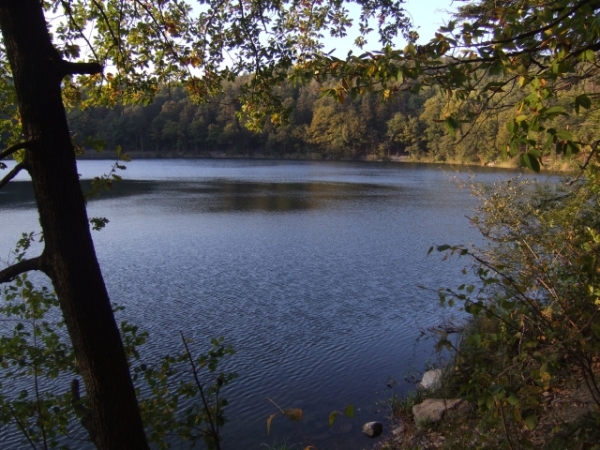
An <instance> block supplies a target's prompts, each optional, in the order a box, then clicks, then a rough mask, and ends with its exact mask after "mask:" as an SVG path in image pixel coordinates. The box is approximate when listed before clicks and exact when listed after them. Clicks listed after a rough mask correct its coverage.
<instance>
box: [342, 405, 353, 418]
mask: <svg viewBox="0 0 600 450" xmlns="http://www.w3.org/2000/svg"><path fill="white" fill-rule="evenodd" d="M344 415H345V416H346V417H349V418H350V419H353V418H354V405H352V404H350V405H346V409H344Z"/></svg>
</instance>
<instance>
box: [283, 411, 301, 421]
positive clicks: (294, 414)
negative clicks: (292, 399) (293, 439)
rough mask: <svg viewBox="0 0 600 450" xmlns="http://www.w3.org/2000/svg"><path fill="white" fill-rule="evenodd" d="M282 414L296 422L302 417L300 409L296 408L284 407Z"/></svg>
mask: <svg viewBox="0 0 600 450" xmlns="http://www.w3.org/2000/svg"><path fill="white" fill-rule="evenodd" d="M283 414H285V416H286V417H287V418H288V419H291V420H293V421H295V422H298V421H299V420H301V419H302V410H301V409H298V408H290V409H284V410H283Z"/></svg>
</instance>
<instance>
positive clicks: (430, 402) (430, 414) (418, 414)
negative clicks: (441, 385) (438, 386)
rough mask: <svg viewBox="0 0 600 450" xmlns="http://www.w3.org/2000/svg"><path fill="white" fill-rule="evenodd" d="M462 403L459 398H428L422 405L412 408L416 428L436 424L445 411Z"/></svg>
mask: <svg viewBox="0 0 600 450" xmlns="http://www.w3.org/2000/svg"><path fill="white" fill-rule="evenodd" d="M461 403H462V399H460V398H452V399H443V398H428V399H427V400H425V401H424V402H423V403H420V404H418V405H415V406H413V408H412V413H413V416H414V418H415V423H416V424H417V427H420V426H421V425H423V424H426V423H436V422H439V421H440V420H442V417H444V414H445V413H446V411H449V410H451V409H454V408H456V407H457V406H458V405H460V404H461Z"/></svg>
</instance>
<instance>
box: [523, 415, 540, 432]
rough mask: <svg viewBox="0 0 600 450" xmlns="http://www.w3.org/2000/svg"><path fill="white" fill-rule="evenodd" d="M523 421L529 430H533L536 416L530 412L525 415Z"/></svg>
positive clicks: (536, 422)
mask: <svg viewBox="0 0 600 450" xmlns="http://www.w3.org/2000/svg"><path fill="white" fill-rule="evenodd" d="M523 423H524V424H525V426H526V427H527V428H529V429H530V430H533V429H534V428H535V427H537V425H538V419H537V416H536V415H535V414H532V415H531V416H527V417H525V419H523Z"/></svg>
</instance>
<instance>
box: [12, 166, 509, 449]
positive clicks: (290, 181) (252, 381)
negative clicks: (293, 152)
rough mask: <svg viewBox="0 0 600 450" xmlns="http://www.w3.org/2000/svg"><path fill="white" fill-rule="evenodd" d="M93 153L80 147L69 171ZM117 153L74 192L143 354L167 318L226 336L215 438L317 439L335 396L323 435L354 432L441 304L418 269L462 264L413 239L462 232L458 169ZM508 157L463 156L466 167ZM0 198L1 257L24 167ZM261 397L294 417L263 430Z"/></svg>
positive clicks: (172, 330) (357, 436)
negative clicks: (351, 412) (297, 417)
mask: <svg viewBox="0 0 600 450" xmlns="http://www.w3.org/2000/svg"><path fill="white" fill-rule="evenodd" d="M110 166H111V164H110V162H108V161H82V162H80V172H81V174H82V179H89V178H91V177H93V176H96V175H99V174H102V173H105V172H107V171H108V170H109V169H110ZM127 166H128V168H127V170H126V171H122V172H119V174H120V175H121V176H123V178H124V181H123V182H120V183H118V184H116V186H115V189H114V190H113V192H111V193H110V194H108V195H104V196H102V197H101V198H100V199H98V200H92V201H91V202H90V204H89V215H90V217H94V216H104V217H107V218H108V219H109V220H110V223H109V224H108V226H107V227H106V228H105V229H104V230H102V231H100V232H94V238H95V242H96V249H97V253H98V257H99V259H100V263H101V266H102V269H103V272H104V275H105V279H106V283H107V286H108V290H109V293H110V295H111V298H112V300H113V301H114V302H116V303H118V304H120V305H123V306H125V307H126V310H125V312H124V313H122V314H121V317H124V318H126V319H128V320H130V321H132V322H134V323H136V324H138V325H140V326H141V328H143V329H145V330H147V331H149V332H150V343H149V344H148V346H147V348H146V349H145V353H146V354H147V355H149V356H150V357H156V356H159V355H163V354H167V353H169V352H179V351H181V343H180V340H179V339H180V338H179V331H180V330H181V331H183V332H184V333H185V334H186V336H188V337H190V338H193V339H194V341H195V344H194V346H193V349H194V350H195V351H197V352H202V351H205V350H206V349H207V346H208V341H209V339H210V338H211V337H216V336H224V337H225V338H226V339H227V341H228V342H230V343H232V344H233V345H234V347H235V349H236V350H237V353H236V355H235V356H234V357H233V358H231V360H230V361H229V363H228V364H227V367H226V368H227V369H230V370H235V371H236V372H237V373H238V374H239V378H238V379H237V380H235V382H234V383H233V384H232V385H231V386H230V387H229V388H228V389H227V391H226V392H225V393H224V395H225V396H226V397H227V398H228V399H229V401H230V406H229V407H228V410H227V414H226V415H227V417H228V418H229V420H230V422H229V423H228V424H227V425H226V426H225V428H224V442H223V444H224V445H223V446H224V448H227V449H260V448H261V444H273V443H274V442H279V443H281V442H283V440H284V439H288V442H289V443H300V442H302V443H303V444H304V445H305V446H306V445H308V444H312V445H316V446H318V448H319V450H328V449H334V448H336V445H337V444H336V443H337V441H338V433H339V428H338V427H337V426H335V427H334V429H333V430H329V429H328V427H327V418H328V415H329V413H330V412H331V411H334V410H343V408H344V406H345V405H346V404H349V403H351V404H353V405H354V407H355V409H356V417H355V418H354V419H353V420H350V421H346V422H345V424H344V430H343V433H342V435H341V440H340V442H341V443H340V445H339V448H340V449H345V450H355V449H356V450H357V449H362V448H370V445H371V444H372V441H370V440H369V439H368V438H366V437H364V436H362V435H361V432H360V429H361V426H362V424H363V423H364V422H366V421H370V420H382V419H384V418H385V416H386V414H387V412H388V410H387V409H386V407H385V405H383V406H382V404H383V401H384V400H385V399H386V398H389V397H390V395H391V394H392V393H393V392H397V393H400V394H401V393H403V392H406V390H407V389H412V388H413V386H414V385H413V384H412V382H406V381H404V378H405V376H407V375H410V374H416V373H419V372H422V370H423V369H424V367H425V365H426V363H427V362H428V361H435V358H436V356H435V354H434V352H433V351H432V342H431V341H427V340H418V338H419V336H420V334H421V333H420V330H421V329H424V328H427V327H429V326H431V325H434V324H436V323H439V322H440V321H442V320H443V319H444V318H446V317H448V315H449V314H450V312H449V311H448V310H444V309H441V308H440V307H439V306H438V300H437V294H436V293H435V291H427V290H421V289H419V287H418V286H419V285H426V286H429V287H431V288H433V289H437V288H438V287H442V286H455V285H456V283H457V281H460V280H459V278H460V277H462V276H461V275H460V269H461V268H462V267H463V262H456V261H455V262H443V261H441V257H440V255H439V254H437V255H436V254H432V255H430V256H429V257H428V256H427V250H428V249H429V247H430V246H431V245H440V244H445V243H449V244H458V243H468V242H471V241H474V240H477V239H478V235H477V233H476V232H475V230H473V229H472V228H470V227H469V224H468V221H467V219H466V217H465V216H466V215H469V214H470V213H471V212H472V209H473V207H474V206H475V200H474V199H473V198H472V197H471V196H470V192H469V190H468V189H459V187H458V185H457V183H456V181H453V180H451V177H453V176H458V177H459V178H461V179H467V178H468V176H469V175H468V174H465V173H461V174H458V175H457V174H456V173H452V172H451V170H450V168H448V167H445V168H444V170H446V171H447V172H444V171H442V170H440V168H437V167H434V166H425V165H411V164H402V165H399V164H389V165H388V164H375V163H333V162H289V161H285V162H279V161H240V160H217V161H214V160H149V161H145V160H140V161H133V162H131V163H129V164H128V165H127ZM511 175H515V174H514V173H509V172H505V171H499V170H478V171H477V178H478V180H479V181H483V182H493V181H497V180H500V179H504V178H506V177H507V176H511ZM0 211H1V214H0V227H1V229H2V233H1V235H0V252H1V253H0V254H1V255H3V258H4V255H8V252H9V250H10V249H11V248H12V247H13V246H14V243H15V242H16V240H17V239H18V237H19V235H20V233H21V232H23V231H34V230H37V229H39V225H38V222H37V216H36V213H35V210H34V204H33V200H32V196H31V186H30V184H29V183H28V182H26V181H22V182H13V183H11V184H9V185H8V186H7V187H6V188H5V189H4V190H3V191H1V192H0ZM388 377H393V378H394V379H395V380H396V381H397V384H396V385H395V386H394V388H393V389H389V388H388V387H387V386H386V385H387V383H388V382H389V380H388ZM269 398H270V399H272V400H274V401H275V402H277V403H278V404H279V405H281V406H282V407H283V408H291V407H294V408H301V409H302V410H303V411H304V418H303V420H302V422H301V429H302V431H299V430H298V428H297V427H296V426H295V424H292V423H290V422H288V421H287V420H284V419H282V418H276V419H275V420H274V421H273V424H272V427H271V435H270V436H267V432H266V420H267V418H268V416H269V415H270V414H272V413H274V412H276V408H275V406H274V405H273V404H271V403H270V402H269V401H268V400H267V399H269ZM11 442H12V440H11ZM5 448H6V447H5ZM82 448H83V447H82ZM177 448H179V446H177ZM183 448H186V447H185V446H184V447H183ZM262 448H266V447H264V446H262ZM295 448H303V447H300V445H298V446H297V447H295Z"/></svg>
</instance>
